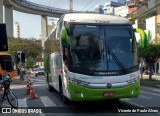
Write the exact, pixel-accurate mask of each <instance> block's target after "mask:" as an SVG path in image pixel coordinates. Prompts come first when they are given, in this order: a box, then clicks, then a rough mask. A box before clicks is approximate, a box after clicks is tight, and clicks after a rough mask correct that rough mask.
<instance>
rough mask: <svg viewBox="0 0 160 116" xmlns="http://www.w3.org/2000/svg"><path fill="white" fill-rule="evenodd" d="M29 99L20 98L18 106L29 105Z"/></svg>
mask: <svg viewBox="0 0 160 116" xmlns="http://www.w3.org/2000/svg"><path fill="white" fill-rule="evenodd" d="M26 100H27V99H26V98H25V99H18V107H27V101H26Z"/></svg>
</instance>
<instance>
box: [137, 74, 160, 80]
mask: <svg viewBox="0 0 160 116" xmlns="http://www.w3.org/2000/svg"><path fill="white" fill-rule="evenodd" d="M140 76H141V75H140ZM140 78H141V77H140ZM142 79H149V75H145V74H143V76H142ZM152 79H155V80H160V74H154V75H152Z"/></svg>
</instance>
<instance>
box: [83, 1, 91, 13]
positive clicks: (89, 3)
mask: <svg viewBox="0 0 160 116" xmlns="http://www.w3.org/2000/svg"><path fill="white" fill-rule="evenodd" d="M92 1H93V0H91V1H89V2H88V3H87V4H86V5H85V6H84V7H83V8H82V9H81V10H80V11H82V10H83V9H84V8H85V7H87V6H88V5H89V4H90V3H91V2H92Z"/></svg>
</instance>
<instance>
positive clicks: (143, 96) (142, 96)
mask: <svg viewBox="0 0 160 116" xmlns="http://www.w3.org/2000/svg"><path fill="white" fill-rule="evenodd" d="M139 97H141V98H145V99H151V97H147V96H145V95H139Z"/></svg>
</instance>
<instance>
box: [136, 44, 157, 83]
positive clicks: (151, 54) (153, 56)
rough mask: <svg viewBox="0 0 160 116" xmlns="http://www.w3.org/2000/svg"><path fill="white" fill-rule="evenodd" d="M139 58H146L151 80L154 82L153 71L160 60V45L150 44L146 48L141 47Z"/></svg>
mask: <svg viewBox="0 0 160 116" xmlns="http://www.w3.org/2000/svg"><path fill="white" fill-rule="evenodd" d="M139 56H140V57H141V58H144V59H145V61H146V63H147V64H148V66H149V72H150V73H149V80H152V69H153V67H154V64H155V63H156V62H157V60H158V59H159V58H160V44H153V43H149V44H147V45H146V46H145V47H140V49H139Z"/></svg>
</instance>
